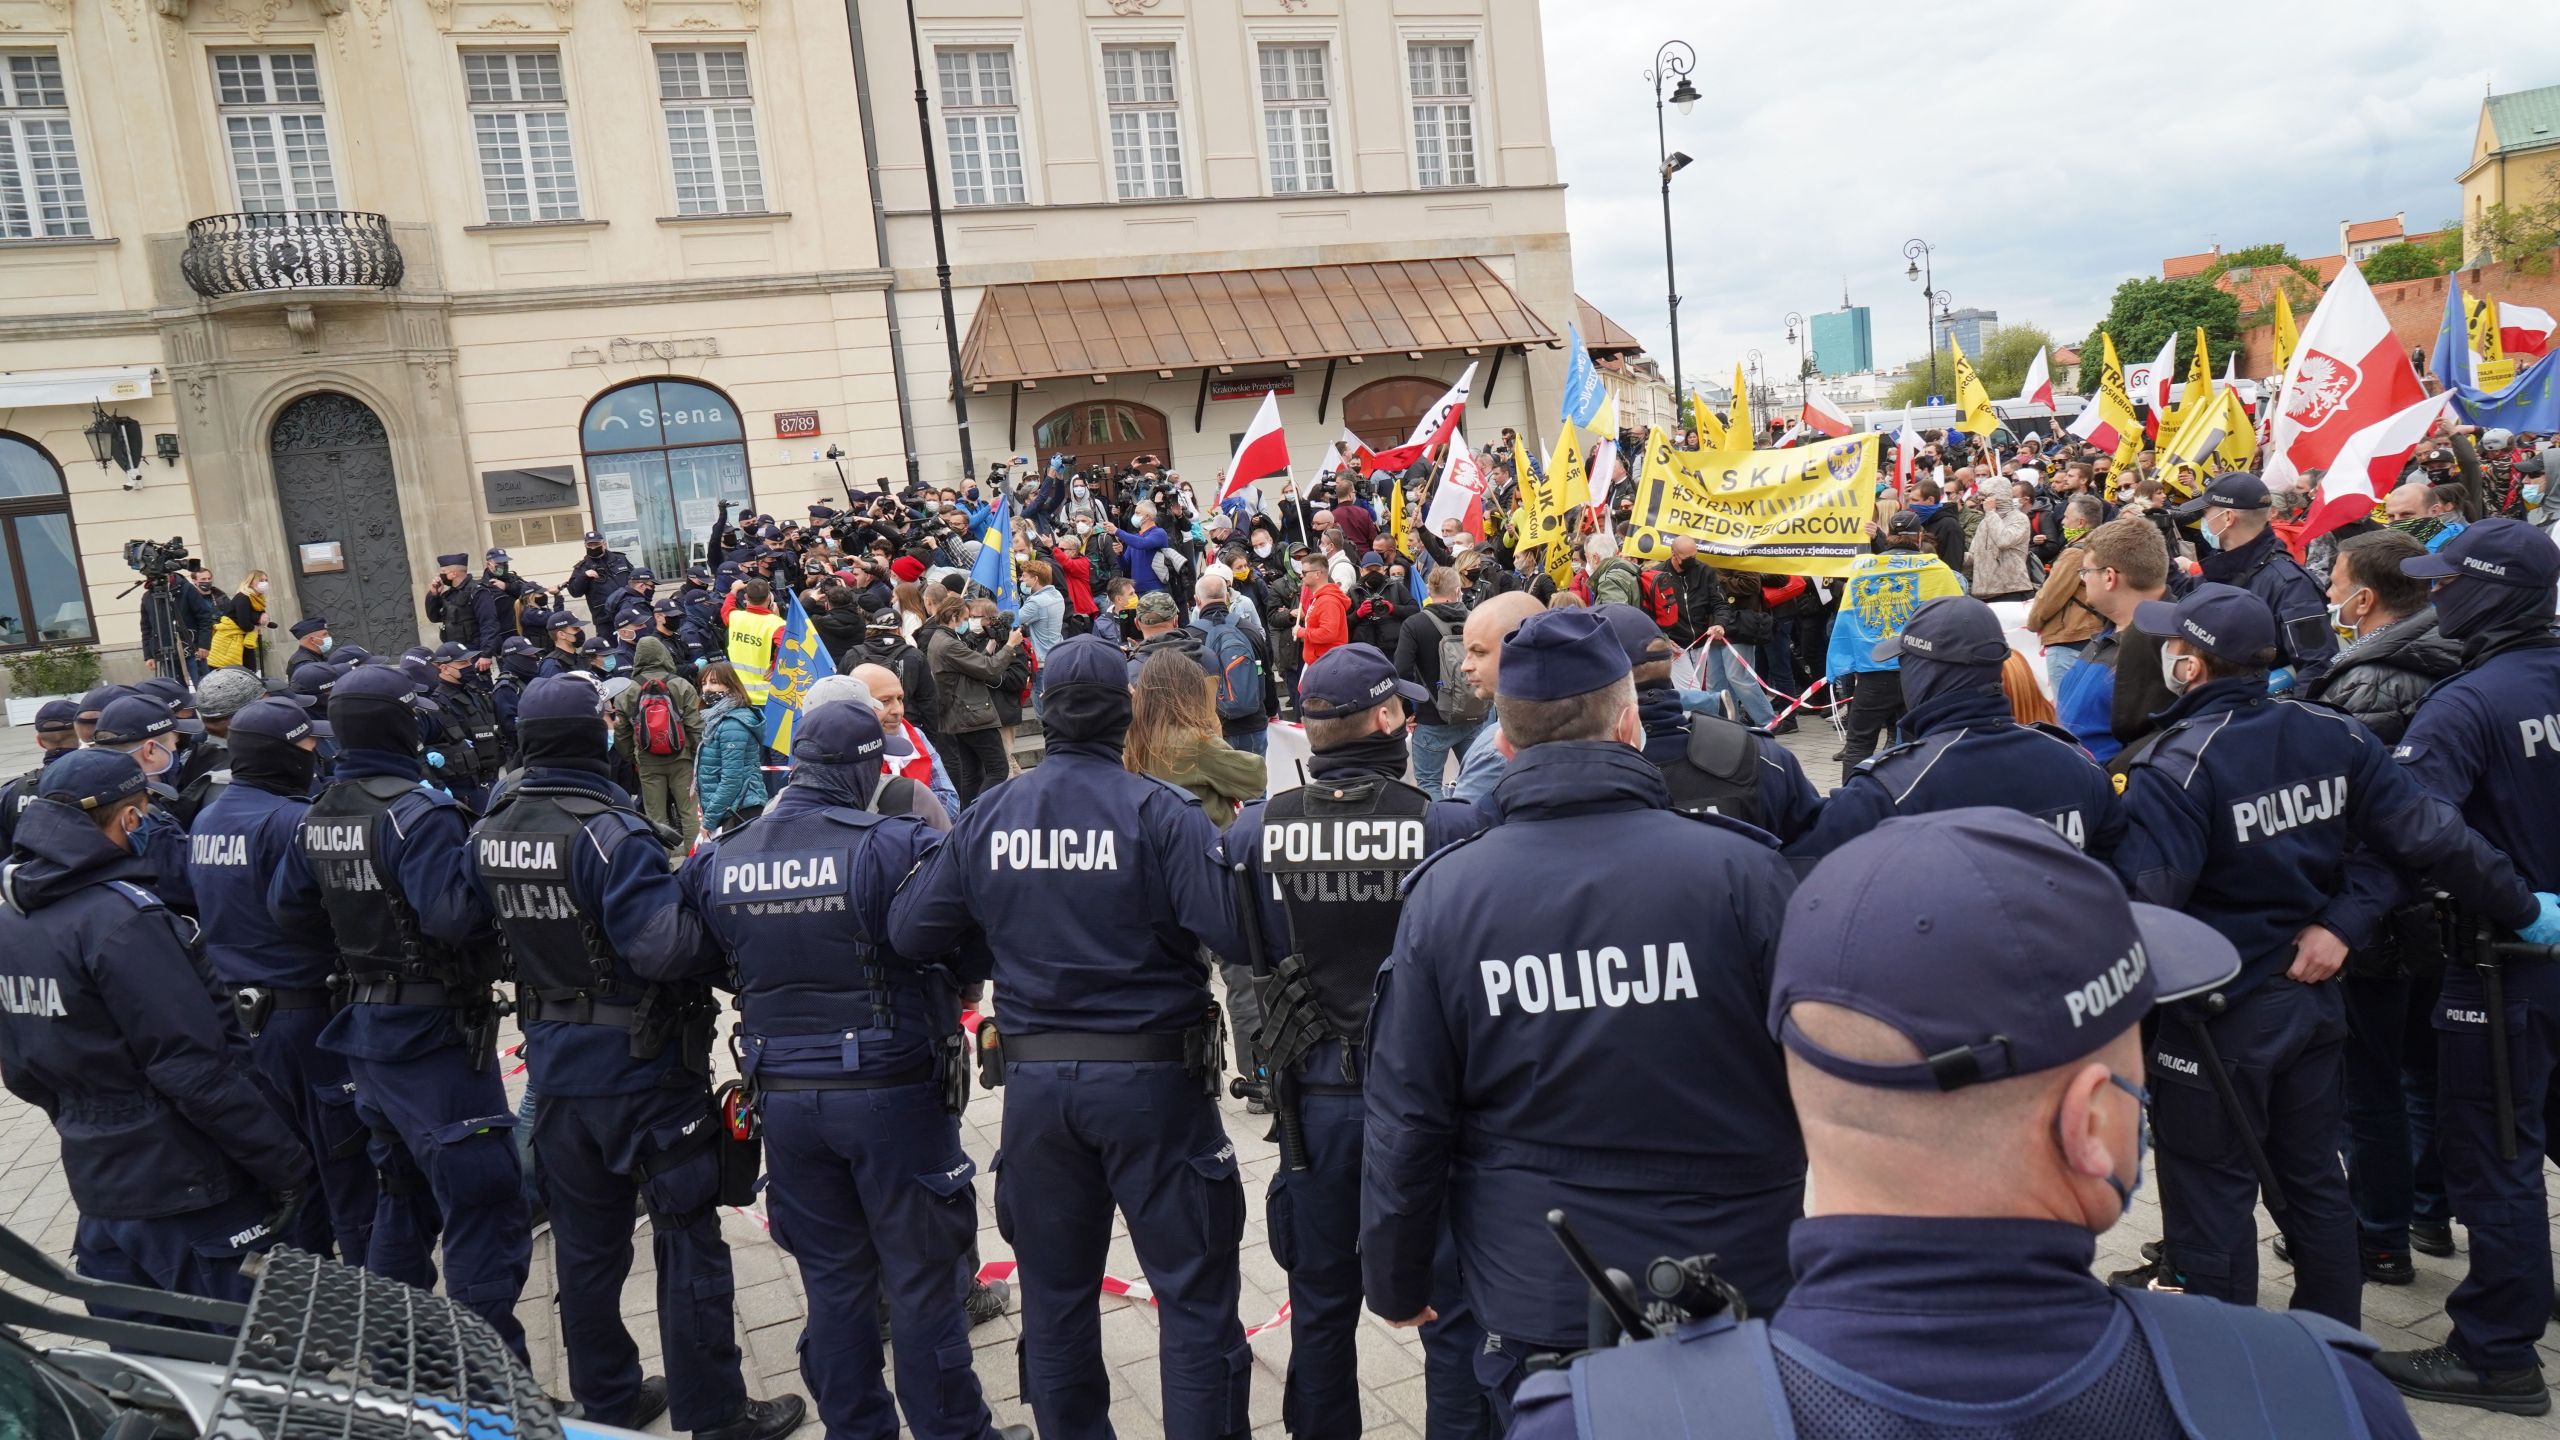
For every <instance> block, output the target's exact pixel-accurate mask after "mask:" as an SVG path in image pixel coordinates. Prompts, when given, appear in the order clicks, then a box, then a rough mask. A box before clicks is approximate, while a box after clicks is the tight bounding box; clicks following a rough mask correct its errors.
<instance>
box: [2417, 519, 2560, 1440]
mask: <svg viewBox="0 0 2560 1440" xmlns="http://www.w3.org/2000/svg"><path fill="white" fill-rule="evenodd" d="M2400 569H2401V573H2402V574H2405V575H2409V576H2412V577H2414V578H2417V579H2421V580H2426V581H2430V582H2433V583H2434V585H2435V587H2436V591H2435V606H2436V625H2437V628H2438V629H2439V630H2441V631H2442V632H2443V633H2444V635H2445V636H2446V637H2447V638H2449V639H2452V640H2456V641H2459V642H2460V643H2461V645H2462V663H2463V670H2462V673H2461V674H2459V675H2456V676H2454V677H2453V678H2452V679H2449V680H2446V681H2444V682H2443V683H2442V684H2440V685H2438V686H2436V688H2435V689H2434V690H2432V691H2430V692H2428V694H2427V697H2426V698H2425V699H2424V700H2422V701H2420V702H2419V703H2418V710H2417V713H2416V714H2415V715H2414V716H2412V717H2411V718H2410V721H2409V729H2408V731H2407V732H2406V733H2405V734H2403V735H2402V736H2401V738H2400V747H2399V749H2398V751H2397V752H2396V755H2397V758H2398V760H2399V762H2400V768H2401V770H2402V771H2403V772H2404V773H2406V774H2407V775H2408V776H2409V778H2410V779H2412V780H2414V781H2416V782H2417V785H2418V788H2420V789H2421V790H2424V791H2426V792H2427V793H2428V794H2430V795H2433V796H2435V797H2436V798H2437V799H2439V800H2442V801H2444V802H2445V803H2446V804H2449V805H2453V806H2456V807H2458V808H2459V809H2460V810H2461V811H2462V818H2463V819H2465V820H2467V821H2469V822H2470V823H2471V825H2472V826H2473V827H2474V828H2476V829H2477V830H2479V832H2480V833H2481V834H2482V835H2483V836H2486V837H2487V838H2488V840H2489V841H2490V843H2492V844H2494V845H2496V846H2497V847H2498V848H2499V849H2501V850H2504V851H2505V852H2506V853H2507V854H2509V855H2511V856H2513V857H2514V858H2515V862H2516V865H2517V868H2519V869H2520V870H2522V871H2523V872H2524V876H2525V879H2526V881H2527V883H2529V884H2532V885H2536V886H2542V887H2550V888H2560V761H2555V759H2554V756H2555V755H2556V754H2560V722H2555V721H2554V720H2553V718H2552V712H2553V711H2554V710H2555V709H2560V705H2555V703H2554V697H2555V696H2560V640H2556V639H2554V637H2553V635H2552V633H2551V613H2552V587H2553V585H2554V584H2555V583H2560V551H2555V550H2554V549H2553V548H2552V544H2551V540H2550V537H2549V536H2547V535H2545V534H2544V533H2543V532H2542V531H2540V530H2538V529H2536V528H2534V527H2533V526H2530V525H2528V524H2526V523H2525V522H2523V521H2521V520H2509V519H2503V518H2500V519H2490V520H2483V521H2481V522H2480V523H2478V524H2476V525H2473V526H2471V527H2470V528H2469V529H2466V530H2464V531H2463V532H2462V533H2461V534H2459V535H2457V536H2455V537H2453V538H2452V539H2451V540H2448V541H2446V542H2445V544H2444V547H2443V548H2442V549H2441V550H2438V551H2437V552H2436V553H2435V554H2433V555H2419V556H2412V557H2410V558H2409V559H2406V560H2404V561H2402V562H2401V565H2400ZM2466 938H2468V937H2466ZM2500 979H2501V984H2500V987H2499V988H2500V989H2501V990H2502V991H2503V992H2504V993H2503V997H2502V998H2503V999H2504V1000H2505V1006H2506V1008H2505V1013H2504V1015H2503V1016H2500V1017H2495V1018H2496V1019H2497V1020H2498V1023H2502V1024H2504V1025H2505V1027H2506V1029H2507V1032H2508V1042H2507V1044H2506V1046H2505V1047H2504V1048H2505V1050H2506V1052H2507V1057H2508V1058H2507V1064H2508V1067H2509V1070H2510V1075H2511V1079H2510V1087H2509V1088H2510V1094H2511V1095H2512V1096H2513V1097H2514V1102H2515V1103H2514V1104H2513V1106H2512V1109H2513V1112H2514V1121H2513V1123H2514V1137H2513V1138H2514V1147H2515V1148H2514V1154H2515V1158H2513V1159H2507V1158H2505V1156H2504V1152H2503V1150H2502V1147H2501V1141H2502V1140H2504V1139H2505V1138H2506V1137H2505V1136H2503V1135H2502V1134H2501V1133H2500V1132H2501V1129H2502V1127H2501V1126H2500V1125H2499V1123H2498V1116H2497V1113H2496V1109H2495V1103H2494V1099H2493V1097H2494V1094H2495V1087H2494V1085H2493V1084H2492V1082H2491V1078H2490V1077H2491V1076H2492V1075H2493V1074H2494V1070H2493V1067H2492V1064H2491V1056H2492V1054H2493V1053H2494V1052H2493V1050H2492V1047H2491V1045H2490V1040H2489V1033H2488V1026H2489V1024H2490V1023H2491V1021H2492V1018H2493V1017H2492V1016H2491V1014H2490V1011H2491V1009H2492V1007H2491V1005H2490V1003H2489V997H2488V995H2487V993H2486V984H2485V980H2484V974H2483V972H2482V971H2480V970H2478V969H2476V968H2474V967H2472V966H2470V965H2462V964H2456V965H2453V966H2451V967H2449V968H2447V970H2446V971H2445V977H2444V991H2443V995H2442V997H2441V998H2440V999H2439V1001H2438V1002H2437V1008H2436V1012H2435V1016H2434V1025H2435V1030H2436V1066H2437V1072H2438V1075H2439V1077H2440V1079H2441V1081H2442V1083H2441V1084H2440V1085H2438V1087H2437V1091H2436V1145H2437V1151H2438V1154H2439V1155H2440V1157H2441V1158H2442V1162H2443V1165H2444V1178H2445V1189H2446V1191H2447V1193H2448V1194H2449V1195H2450V1196H2451V1197H2452V1201H2453V1209H2454V1213H2455V1214H2457V1215H2459V1216H2461V1217H2462V1223H2463V1224H2464V1225H2465V1226H2467V1227H2469V1229H2470V1232H2471V1268H2470V1270H2469V1272H2468V1273H2467V1274H2465V1275H2464V1277H2463V1280H2462V1283H2461V1284H2460V1285H2457V1286H2455V1287H2454V1291H2453V1295H2452V1297H2451V1298H2449V1299H2448V1300H2446V1301H2445V1307H2444V1308H2445V1313H2446V1314H2447V1315H2449V1316H2450V1317H2452V1320H2453V1333H2452V1335H2451V1336H2450V1337H2448V1339H2447V1342H2446V1343H2445V1344H2443V1345H2440V1346H2437V1347H2435V1348H2433V1349H2427V1350H2417V1351H2405V1352H2392V1353H2387V1354H2385V1355H2383V1356H2382V1357H2381V1358H2380V1359H2379V1361H2378V1362H2377V1363H2378V1364H2380V1365H2381V1366H2382V1369H2383V1373H2385V1374H2387V1375H2389V1376H2390V1377H2391V1379H2392V1381H2393V1383H2395V1384H2397V1385H2398V1386H2399V1387H2400V1388H2401V1390H2402V1391H2403V1392H2405V1393H2407V1394H2409V1395H2413V1396H2416V1397H2418V1398H2420V1399H2424V1400H2440V1401H2444V1402H2447V1403H2449V1404H2456V1405H2477V1406H2482V1407H2484V1408H2488V1409H2494V1410H2505V1411H2510V1412H2512V1413H2515V1414H2520V1415H2540V1414H2543V1413H2545V1412H2546V1411H2548V1410H2549V1409H2550V1406H2551V1396H2550V1392H2549V1390H2548V1389H2546V1388H2545V1386H2544V1383H2543V1379H2542V1372H2541V1368H2540V1358H2539V1356H2538V1354H2537V1352H2536V1348H2535V1343H2534V1342H2535V1341H2537V1340H2539V1339H2540V1338H2541V1337H2542V1335H2543V1327H2544V1325H2545V1323H2546V1322H2548V1321H2549V1320H2550V1318H2551V1310H2552V1305H2551V1294H2552V1288H2551V1237H2550V1230H2549V1226H2548V1224H2547V1221H2546V1219H2545V1216H2546V1215H2547V1212H2548V1205H2547V1203H2546V1202H2545V1199H2544V1190H2543V1175H2542V1157H2543V1155H2544V1153H2545V1151H2546V1149H2547V1147H2548V1146H2549V1145H2550V1144H2551V1143H2552V1136H2551V1130H2550V1119H2549V1116H2548V1112H2547V1111H2546V1110H2545V1108H2544V1106H2543V1104H2542V1103H2541V1097H2543V1096H2545V1095H2548V1094H2550V1093H2551V1091H2552V1087H2553V1084H2554V1078H2555V1076H2556V1075H2560V963H2555V962H2554V961H2551V960H2526V961H2519V962H2516V963H2512V964H2508V965H2506V966H2504V967H2502V974H2501V976H2500Z"/></svg>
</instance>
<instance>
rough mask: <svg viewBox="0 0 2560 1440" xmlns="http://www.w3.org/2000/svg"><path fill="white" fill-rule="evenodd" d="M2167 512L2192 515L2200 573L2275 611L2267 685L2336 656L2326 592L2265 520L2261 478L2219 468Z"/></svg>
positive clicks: (2312, 671)
mask: <svg viewBox="0 0 2560 1440" xmlns="http://www.w3.org/2000/svg"><path fill="white" fill-rule="evenodd" d="M2172 513H2174V514H2175V515H2176V516H2177V518H2178V519H2180V520H2184V521H2192V522H2194V524H2195V527H2196V533H2197V534H2198V535H2199V536H2201V537H2203V541H2204V545H2205V549H2206V551H2207V553H2206V555H2205V557H2204V578H2205V579H2206V580H2208V581H2211V582H2213V583H2215V584H2218V585H2230V586H2233V587H2235V588H2238V589H2241V590H2246V591H2248V592H2249V593H2250V594H2252V595H2255V596H2257V597H2258V599H2259V600H2261V601H2263V602H2265V604H2266V607H2267V609H2268V610H2269V611H2270V612H2272V613H2273V614H2274V615H2275V617H2276V648H2277V655H2278V659H2277V663H2276V665H2275V666H2274V668H2273V669H2272V670H2271V671H2270V672H2269V675H2268V684H2269V686H2270V688H2272V689H2276V690H2285V689H2289V688H2291V687H2292V686H2295V685H2303V684H2308V683H2310V682H2311V681H2313V680H2317V679H2319V678H2320V675H2321V672H2323V671H2325V670H2327V669H2328V668H2329V665H2330V662H2332V661H2334V660H2335V659H2337V658H2338V637H2337V635H2336V634H2335V633H2334V632H2333V631H2331V629H2330V628H2329V602H2328V597H2326V596H2325V595H2323V594H2322V593H2321V590H2320V582H2319V581H2317V580H2314V579H2312V578H2311V573H2310V572H2309V571H2307V570H2305V569H2303V568H2302V566H2301V565H2300V564H2299V563H2298V562H2296V561H2295V560H2294V558H2293V552H2292V551H2289V550H2287V549H2285V548H2284V541H2283V539H2282V538H2281V537H2280V536H2278V535H2277V534H2276V532H2275V530H2274V528H2273V526H2272V525H2271V524H2270V523H2269V522H2270V521H2271V520H2272V518H2273V516H2274V511H2273V509H2272V507H2271V504H2270V502H2269V500H2268V497H2267V484H2266V482H2265V481H2263V480H2261V479H2259V478H2258V477H2257V476H2255V475H2252V474H2250V473H2249V472H2247V471H2245V470H2241V471H2235V472H2233V473H2232V474H2229V475H2219V476H2216V477H2214V481H2213V483H2212V484H2211V485H2210V486H2208V487H2206V489H2205V492H2204V493H2203V494H2201V495H2198V496H2197V497H2196V498H2194V499H2193V500H2190V501H2188V502H2187V503H2186V504H2184V505H2181V506H2179V507H2178V508H2177V509H2176V510H2175V511H2174V512H2172Z"/></svg>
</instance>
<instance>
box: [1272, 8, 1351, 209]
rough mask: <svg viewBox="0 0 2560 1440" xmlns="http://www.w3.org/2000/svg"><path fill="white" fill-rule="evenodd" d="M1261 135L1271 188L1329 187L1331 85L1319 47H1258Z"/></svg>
mask: <svg viewBox="0 0 2560 1440" xmlns="http://www.w3.org/2000/svg"><path fill="white" fill-rule="evenodd" d="M1262 139H1263V144H1264V146H1265V147H1266V148H1267V149H1268V150H1269V151H1270V154H1271V189H1272V193H1274V194H1280V195H1287V194H1295V193H1297V192H1299V191H1302V190H1330V189H1332V188H1333V87H1332V85H1331V84H1330V83H1328V80H1327V77H1326V74H1325V54H1324V47H1323V46H1321V45H1265V46H1263V47H1262Z"/></svg>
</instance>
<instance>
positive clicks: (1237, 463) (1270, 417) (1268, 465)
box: [1218, 390, 1289, 503]
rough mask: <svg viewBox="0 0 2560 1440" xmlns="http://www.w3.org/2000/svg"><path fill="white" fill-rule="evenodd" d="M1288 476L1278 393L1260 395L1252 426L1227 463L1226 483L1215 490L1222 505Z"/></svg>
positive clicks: (1245, 428)
mask: <svg viewBox="0 0 2560 1440" xmlns="http://www.w3.org/2000/svg"><path fill="white" fill-rule="evenodd" d="M1288 473H1289V437H1288V436H1287V435H1286V434H1284V433H1283V432H1282V431H1281V429H1280V398H1279V395H1278V394H1277V392H1274V391H1270V390H1265V391H1263V392H1262V408H1261V409H1259V410H1256V411H1254V412H1253V423H1252V424H1250V425H1247V426H1246V427H1244V439H1242V440H1241V441H1238V442H1237V444H1236V455H1235V458H1234V459H1233V460H1230V461H1228V462H1227V483H1226V484H1225V485H1223V486H1221V487H1219V490H1218V499H1219V501H1220V502H1221V503H1223V502H1224V501H1225V500H1226V498H1227V497H1228V496H1230V495H1233V494H1235V493H1236V492H1237V491H1239V490H1242V489H1244V488H1245V487H1246V486H1248V485H1251V484H1252V483H1254V482H1255V481H1257V480H1262V479H1267V478H1268V477H1270V476H1273V475H1286V474H1288Z"/></svg>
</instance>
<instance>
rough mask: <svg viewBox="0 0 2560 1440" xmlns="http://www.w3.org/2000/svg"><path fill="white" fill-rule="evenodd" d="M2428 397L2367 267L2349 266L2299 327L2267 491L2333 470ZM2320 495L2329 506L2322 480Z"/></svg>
mask: <svg viewBox="0 0 2560 1440" xmlns="http://www.w3.org/2000/svg"><path fill="white" fill-rule="evenodd" d="M2426 398H2427V391H2426V387H2425V386H2424V385H2421V384H2419V383H2418V372H2417V371H2416V370H2414V369H2412V368H2410V365H2409V350H2408V347H2407V346H2405V345H2402V344H2401V343H2400V340H2399V337H2398V336H2396V335H2394V334H2392V333H2391V322H2390V320H2389V319H2387V318H2386V317H2385V316H2384V315H2383V313H2382V306H2381V304H2380V303H2379V302H2377V301H2376V300H2375V299H2374V298H2373V290H2372V287H2370V286H2368V285H2366V284H2365V280H2364V275H2363V272H2361V271H2359V270H2357V269H2356V267H2355V266H2353V265H2349V266H2347V267H2345V268H2344V269H2342V270H2340V271H2339V272H2338V278H2337V279H2335V280H2333V281H2331V282H2330V283H2329V293H2328V294H2326V295H2323V296H2321V297H2320V308H2319V309H2317V310H2314V311H2312V312H2311V322H2310V323H2309V324H2307V325H2305V326H2303V327H2302V338H2301V339H2300V340H2299V341H2297V342H2295V344H2294V347H2293V363H2291V364H2290V365H2288V366H2286V367H2285V373H2284V379H2283V382H2282V384H2281V385H2280V386H2279V387H2278V389H2277V391H2276V403H2275V410H2274V414H2273V417H2272V419H2271V421H2270V423H2269V424H2268V427H2267V449H2266V455H2265V466H2264V470H2263V478H2264V479H2265V480H2266V482H2267V488H2268V489H2270V490H2284V489H2291V488H2295V487H2296V485H2297V484H2298V482H2299V481H2300V480H2301V478H2302V475H2303V472H2305V471H2309V470H2326V469H2330V468H2332V467H2333V466H2334V465H2336V463H2337V461H2338V457H2339V455H2340V453H2341V452H2342V451H2344V450H2345V448H2346V446H2347V442H2348V441H2349V440H2351V439H2353V438H2354V437H2356V436H2357V435H2358V434H2359V433H2361V432H2363V431H2364V430H2366V429H2368V428H2370V427H2372V426H2376V425H2380V424H2381V423H2382V422H2384V421H2385V420H2388V419H2391V418H2393V417H2395V416H2399V415H2402V414H2403V413H2404V412H2407V411H2408V410H2409V409H2410V407H2412V406H2414V405H2416V404H2417V403H2418V402H2419V401H2421V400H2424V399H2426ZM2416 443H2417V442H2416V441H2415V440H2412V441H2411V442H2410V445H2411V446H2415V445H2416ZM2388 454H2389V452H2388V451H2376V452H2375V458H2374V459H2373V460H2372V462H2371V463H2372V464H2374V465H2377V466H2378V465H2380V464H2381V463H2382V461H2383V459H2385V458H2388ZM2395 474H2396V471H2395ZM2389 478H2390V477H2386V478H2385V481H2384V483H2386V484H2387V483H2388V480H2389ZM2322 494H2323V497H2324V499H2323V502H2322V503H2323V504H2324V505H2325V504H2326V503H2327V501H2326V498H2325V497H2326V495H2327V487H2326V485H2325V484H2324V485H2323V487H2322ZM2338 523H2344V522H2338Z"/></svg>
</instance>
